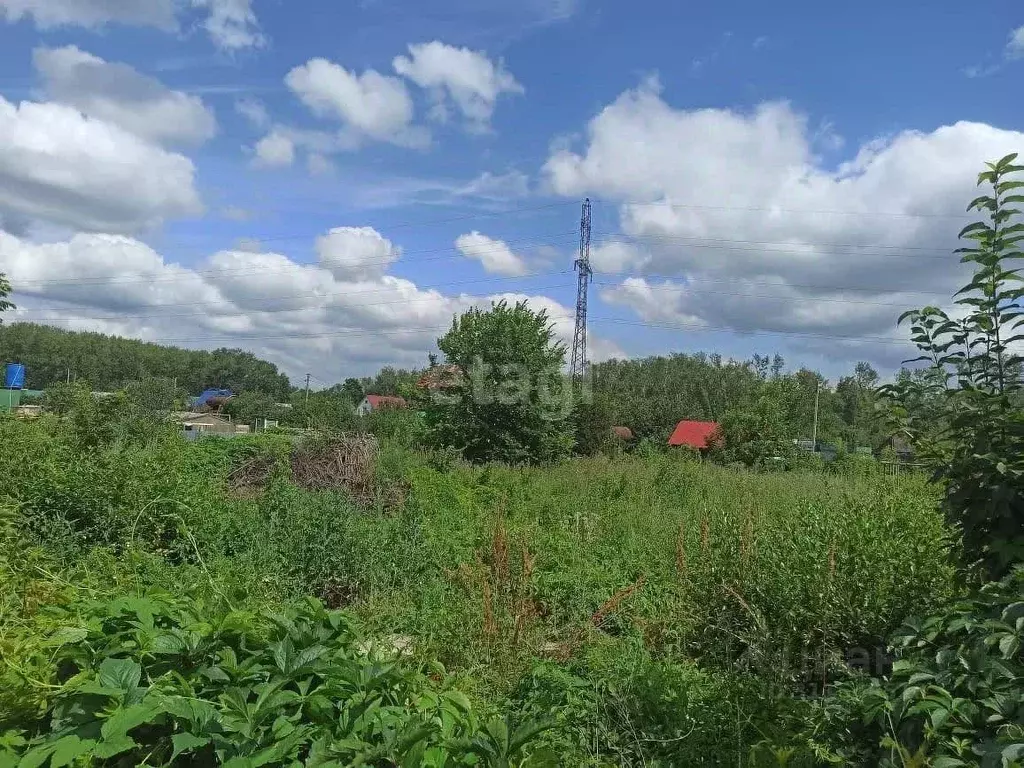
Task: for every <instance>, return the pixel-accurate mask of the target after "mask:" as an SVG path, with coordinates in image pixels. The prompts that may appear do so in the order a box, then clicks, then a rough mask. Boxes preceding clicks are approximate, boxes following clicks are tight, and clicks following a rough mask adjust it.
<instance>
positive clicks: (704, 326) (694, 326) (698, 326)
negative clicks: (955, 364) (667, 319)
mask: <svg viewBox="0 0 1024 768" xmlns="http://www.w3.org/2000/svg"><path fill="white" fill-rule="evenodd" d="M594 320H595V322H604V323H614V324H620V325H638V326H643V327H645V328H656V329H665V330H680V331H683V330H686V331H729V332H731V333H737V334H740V335H744V334H750V335H758V334H761V335H769V336H800V337H809V338H818V339H840V340H844V341H867V342H871V343H878V344H895V345H900V346H904V345H907V344H909V343H910V342H909V341H904V340H900V339H892V338H888V337H886V336H852V335H845V334H836V333H816V332H813V331H781V330H767V329H750V330H745V329H740V328H734V327H732V326H728V325H712V324H710V323H689V324H687V323H655V322H649V321H640V320H630V319H629V318H616V317H600V318H594Z"/></svg>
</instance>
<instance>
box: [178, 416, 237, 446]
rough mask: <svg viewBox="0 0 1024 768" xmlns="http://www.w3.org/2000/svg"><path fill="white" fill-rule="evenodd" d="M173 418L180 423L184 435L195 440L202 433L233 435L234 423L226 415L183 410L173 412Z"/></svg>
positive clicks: (234, 431)
mask: <svg viewBox="0 0 1024 768" xmlns="http://www.w3.org/2000/svg"><path fill="white" fill-rule="evenodd" d="M174 420H175V421H176V422H177V423H178V424H180V425H181V428H182V430H183V432H184V433H185V437H186V438H187V439H189V440H196V439H198V438H199V437H202V436H203V435H222V436H223V435H234V434H236V430H235V425H234V424H232V423H231V419H230V418H228V417H227V416H220V415H218V414H216V413H195V412H192V411H185V412H182V413H176V414H174Z"/></svg>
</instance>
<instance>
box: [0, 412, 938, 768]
mask: <svg viewBox="0 0 1024 768" xmlns="http://www.w3.org/2000/svg"><path fill="white" fill-rule="evenodd" d="M0 438H3V440H0V446H3V447H0V452H5V451H6V452H9V453H11V452H17V454H18V456H19V457H20V458H19V463H18V466H19V467H20V469H19V472H18V475H17V477H15V476H13V475H12V476H9V477H8V478H7V481H6V482H5V483H3V484H0V487H2V488H3V490H4V492H5V493H6V494H7V502H6V507H5V508H6V510H7V512H6V515H7V518H6V519H7V520H8V526H7V528H6V529H5V530H7V534H5V535H6V537H7V538H6V540H7V541H8V542H9V543H10V542H14V541H17V542H18V543H17V545H16V546H17V547H18V553H17V554H18V557H17V558H15V557H13V555H14V554H16V553H14V552H13V551H12V550H11V547H12V546H15V545H13V544H9V546H8V547H6V548H5V549H4V551H3V555H4V556H6V562H5V563H4V568H3V571H2V573H3V575H2V576H0V579H2V580H3V581H4V583H3V584H0V589H2V590H3V594H4V595H5V597H4V603H3V605H2V607H0V643H3V644H4V646H3V650H4V654H5V657H6V658H7V659H9V660H11V661H10V662H9V663H8V665H7V667H6V668H5V671H4V672H3V674H4V675H5V677H4V679H3V680H0V682H3V683H4V684H5V688H7V690H8V691H15V690H17V691H20V693H18V694H17V695H15V696H13V698H14V700H15V701H13V702H12V701H10V700H8V701H6V702H5V701H3V700H0V707H2V706H3V705H4V704H5V703H6V705H7V707H8V709H9V710H10V709H12V708H16V707H17V706H20V707H22V714H24V705H25V702H26V701H30V700H31V691H32V690H37V692H38V689H33V687H32V686H33V682H32V681H33V680H35V681H36V682H42V681H41V680H39V678H40V677H44V676H45V675H46V674H47V672H46V670H45V669H35V670H26V669H19V668H18V664H19V662H18V660H17V659H18V653H19V649H20V648H23V647H25V644H26V643H27V642H28V640H27V639H26V638H30V637H31V636H32V635H33V633H36V634H38V633H44V632H46V631H47V629H48V624H47V618H46V610H45V607H46V606H47V605H49V604H56V603H61V602H63V603H65V604H66V603H69V602H73V601H74V600H75V599H78V598H80V596H81V594H82V593H83V591H88V592H90V593H92V592H105V593H117V592H131V591H140V590H144V589H147V588H150V587H152V586H160V587H163V588H165V589H169V590H173V591H177V592H179V593H181V592H190V593H195V594H197V595H202V596H203V598H204V599H207V600H209V599H218V598H219V599H223V600H226V601H230V602H231V603H232V604H234V605H241V604H246V605H252V606H261V605H268V604H274V603H276V602H280V601H284V600H287V599H290V598H293V597H297V596H300V595H304V594H314V595H316V596H318V597H320V598H321V599H324V600H325V601H327V602H328V603H330V604H331V605H334V606H340V607H345V608H347V609H349V610H351V611H352V612H353V613H354V614H355V615H357V616H358V617H359V618H360V620H361V622H362V623H363V625H364V626H365V627H366V629H367V631H368V632H369V633H370V634H371V635H373V636H375V637H378V638H390V637H392V636H394V635H401V636H406V637H408V638H410V639H411V641H412V648H413V649H414V653H416V654H418V655H421V656H423V657H429V658H435V659H440V660H441V661H442V662H443V663H444V664H445V665H446V666H447V667H448V669H449V671H451V672H453V673H455V674H456V675H458V676H459V677H460V678H461V685H462V687H463V688H464V690H466V691H467V692H468V693H469V694H470V695H471V696H472V697H473V698H475V699H476V700H477V701H479V702H481V703H482V704H483V705H484V706H490V707H494V708H500V709H503V710H514V711H517V712H519V713H523V714H546V715H554V716H555V717H556V718H558V720H559V723H560V727H559V728H558V729H556V730H554V731H552V732H550V733H548V734H547V735H546V736H545V737H544V739H545V740H546V741H547V742H548V743H549V744H550V745H551V746H553V747H554V748H555V749H556V750H557V751H558V752H559V753H560V754H562V755H563V759H564V761H565V762H564V764H566V765H631V764H637V765H641V764H647V765H697V764H708V765H715V764H725V763H729V764H732V765H736V764H746V761H748V760H749V759H750V749H751V747H752V745H754V744H756V743H757V742H759V741H761V740H762V739H764V738H771V739H773V740H775V741H781V742H785V741H786V739H787V737H788V735H790V732H791V731H793V730H794V729H796V728H798V727H799V725H800V723H802V722H804V721H806V719H807V717H808V711H809V710H808V708H809V707H810V706H811V705H810V704H808V703H807V701H806V700H805V699H803V698H800V697H799V696H796V695H794V694H796V693H807V692H814V691H817V692H819V693H820V690H821V688H822V687H823V686H824V685H826V684H827V682H828V681H829V680H831V679H833V678H834V677H835V675H837V674H839V673H841V672H842V671H843V669H844V667H843V664H842V660H843V657H844V656H850V655H851V653H852V654H853V656H855V657H856V656H857V653H859V652H858V651H856V649H863V651H864V652H865V653H867V654H868V656H870V655H871V654H873V653H874V651H875V649H876V648H877V647H879V646H881V645H882V644H883V639H884V637H885V636H886V635H887V633H889V632H890V631H891V630H892V629H893V628H894V627H895V626H896V625H897V624H898V623H899V622H900V620H901V619H903V618H904V617H905V616H906V615H908V614H913V613H921V612H924V611H927V610H928V609H929V608H931V607H932V606H934V605H935V604H937V603H939V602H941V601H942V600H943V599H944V597H945V596H946V595H948V594H949V592H950V591H951V589H952V579H953V570H952V567H951V566H950V564H949V562H948V550H949V534H948V531H947V530H946V529H945V527H944V525H943V523H942V520H941V516H940V515H939V513H938V512H937V509H936V503H935V502H936V497H935V492H934V489H931V488H929V487H928V486H927V485H926V484H925V483H924V482H923V481H922V480H920V479H917V478H913V477H910V478H908V477H903V478H898V479H897V478H884V477H862V478H839V477H829V476H826V475H821V474H797V473H786V474H777V475H771V474H768V475H764V474H750V473H739V472H734V471H730V470H725V469H721V468H717V467H712V466H706V465H699V464H694V463H689V462H686V461H683V460H680V458H679V457H672V456H659V457H653V458H644V459H639V458H637V459H629V458H625V459H620V460H614V461H613V460H607V459H594V460H580V461H573V462H570V463H567V464H564V465H562V466H558V467H554V468H549V469H530V470H526V469H510V468H501V467H490V468H485V469H473V468H467V467H459V466H454V467H445V468H432V467H431V466H430V463H429V461H427V460H426V459H425V458H424V457H419V456H417V455H415V454H412V453H409V452H407V451H404V450H401V449H395V450H394V451H390V452H386V455H385V457H384V462H383V464H384V470H383V471H384V473H385V475H386V476H387V482H389V483H396V482H398V483H401V484H402V485H403V486H404V487H405V488H406V493H405V500H404V502H403V503H400V504H388V505H378V506H377V507H375V508H369V509H368V508H365V507H357V506H356V505H354V504H353V503H351V502H350V501H349V500H348V499H346V498H345V497H344V496H343V495H340V494H334V493H310V492H306V491H301V490H299V489H297V488H295V487H294V486H293V485H291V483H290V482H289V481H288V477H287V472H286V471H281V472H279V473H278V475H277V476H276V479H275V480H273V481H272V482H271V484H270V486H269V487H268V488H267V489H266V491H265V492H264V493H263V494H261V495H258V496H256V497H254V498H234V497H232V496H231V495H229V494H228V493H227V492H226V491H225V478H226V477H227V474H228V472H229V471H230V469H231V467H232V466H237V464H238V462H239V461H241V460H244V457H245V456H251V455H253V454H254V453H260V452H268V451H269V452H274V451H276V452H277V453H278V454H279V455H280V454H281V452H282V451H283V450H285V448H286V447H285V446H283V445H282V444H281V443H273V442H268V441H266V440H262V441H260V440H251V441H245V440H242V441H231V442H230V444H218V443H200V444H197V445H186V444H184V443H181V442H179V441H177V440H175V439H170V438H168V439H165V440H162V441H158V442H156V443H154V444H151V445H149V446H147V447H145V448H132V449H124V450H120V449H116V448H109V449H105V450H101V451H99V452H97V453H92V454H89V455H88V457H87V458H86V457H85V456H84V455H83V454H82V453H81V451H80V448H79V447H77V446H76V445H75V444H74V443H73V441H72V440H70V439H69V438H68V437H67V435H65V434H64V433H62V432H61V431H60V430H58V429H57V428H56V427H54V426H52V425H50V426H46V425H44V424H37V425H34V426H30V427H29V426H25V425H22V424H16V423H14V422H10V421H6V422H4V423H3V424H0ZM12 459H13V457H12V456H8V455H5V456H0V460H2V463H0V466H4V467H12V466H14V464H12V463H11V461H12ZM5 471H6V470H5ZM15 529H17V530H15ZM26 536H28V537H29V539H30V542H31V545H32V546H31V547H29V548H26V545H25V537H26ZM403 642H404V639H403ZM27 678H31V679H30V680H29V679H27ZM0 717H3V712H2V711H0Z"/></svg>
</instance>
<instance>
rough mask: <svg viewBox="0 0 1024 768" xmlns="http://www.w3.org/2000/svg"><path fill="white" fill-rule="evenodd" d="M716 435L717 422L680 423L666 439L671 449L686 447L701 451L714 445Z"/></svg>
mask: <svg viewBox="0 0 1024 768" xmlns="http://www.w3.org/2000/svg"><path fill="white" fill-rule="evenodd" d="M717 433H718V422H715V421H680V422H679V423H678V424H677V425H676V428H675V430H674V431H673V432H672V436H671V437H670V438H669V439H668V444H669V445H670V446H672V447H680V446H688V447H690V448H695V449H696V450H698V451H703V450H707V449H708V448H710V447H711V446H712V445H713V444H714V438H715V435H716V434H717Z"/></svg>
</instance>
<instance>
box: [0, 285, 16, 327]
mask: <svg viewBox="0 0 1024 768" xmlns="http://www.w3.org/2000/svg"><path fill="white" fill-rule="evenodd" d="M10 295H11V283H10V281H8V279H7V275H5V274H4V273H3V272H0V312H6V311H7V310H8V309H14V308H15V307H14V304H12V303H11V302H9V301H7V297H8V296H10ZM2 322H3V320H0V323H2Z"/></svg>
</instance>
